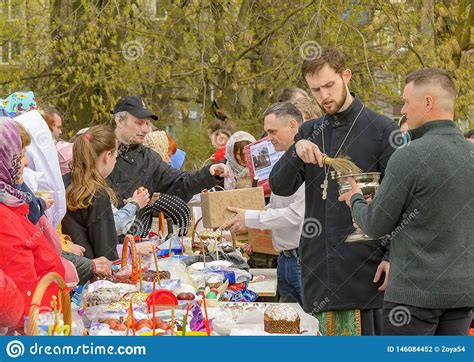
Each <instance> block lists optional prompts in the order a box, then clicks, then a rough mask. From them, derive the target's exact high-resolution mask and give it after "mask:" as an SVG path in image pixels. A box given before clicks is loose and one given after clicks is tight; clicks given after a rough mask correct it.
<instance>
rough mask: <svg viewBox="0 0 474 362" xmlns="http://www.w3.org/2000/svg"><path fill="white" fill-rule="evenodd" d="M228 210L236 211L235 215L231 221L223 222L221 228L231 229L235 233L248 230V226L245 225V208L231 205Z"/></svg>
mask: <svg viewBox="0 0 474 362" xmlns="http://www.w3.org/2000/svg"><path fill="white" fill-rule="evenodd" d="M227 210H229V211H232V212H235V216H234V217H233V218H232V219H230V220H229V221H227V222H225V223H223V224H222V225H221V226H220V227H219V229H221V230H230V231H231V232H233V233H238V232H245V231H247V229H248V228H247V227H246V226H245V210H244V209H240V208H238V207H232V206H229V207H228V208H227Z"/></svg>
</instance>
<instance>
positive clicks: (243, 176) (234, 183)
mask: <svg viewBox="0 0 474 362" xmlns="http://www.w3.org/2000/svg"><path fill="white" fill-rule="evenodd" d="M253 142H255V137H254V136H252V135H251V134H250V133H247V132H244V131H238V132H236V133H234V134H233V135H232V136H231V137H230V138H229V140H228V141H227V145H226V149H225V159H226V160H227V166H229V177H226V178H225V179H224V188H225V189H226V190H234V189H241V188H245V187H251V186H252V181H251V180H250V176H249V168H248V166H247V161H246V159H245V152H244V150H245V146H247V145H248V144H250V143H253Z"/></svg>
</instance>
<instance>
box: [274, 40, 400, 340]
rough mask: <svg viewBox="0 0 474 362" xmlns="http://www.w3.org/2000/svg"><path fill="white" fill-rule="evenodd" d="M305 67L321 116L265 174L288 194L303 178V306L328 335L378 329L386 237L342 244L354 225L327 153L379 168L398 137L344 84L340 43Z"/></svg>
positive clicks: (345, 74)
mask: <svg viewBox="0 0 474 362" xmlns="http://www.w3.org/2000/svg"><path fill="white" fill-rule="evenodd" d="M302 73H303V77H304V78H305V80H306V82H307V83H308V86H309V88H310V89H311V93H312V94H313V96H314V98H316V101H317V102H318V103H319V105H320V106H321V108H322V109H323V111H324V112H325V113H326V115H325V116H323V117H320V118H317V119H315V120H312V121H308V122H305V123H303V124H302V125H301V127H300V129H299V132H298V134H297V135H296V137H295V144H294V145H293V146H291V147H290V149H289V150H288V151H287V152H286V153H285V154H284V155H283V156H282V157H281V159H280V160H279V161H278V163H277V164H276V165H275V166H274V167H273V169H272V172H271V174H270V186H271V189H272V192H274V193H275V194H277V195H280V196H290V195H293V194H294V193H295V192H296V190H298V188H299V187H300V185H301V184H302V183H303V182H306V205H305V222H304V224H303V230H302V235H301V240H300V247H299V252H300V258H301V271H302V284H303V300H304V309H305V311H306V312H308V313H312V314H313V315H315V316H316V317H317V318H318V319H319V321H320V328H321V331H322V333H323V334H326V335H360V334H362V335H377V334H380V333H381V323H382V319H381V318H382V314H381V308H382V305H383V291H384V289H385V288H386V286H387V280H388V272H389V267H390V264H389V261H388V257H389V255H388V251H389V250H388V246H389V245H387V242H386V241H381V240H373V241H365V242H352V243H346V242H345V239H346V237H347V236H348V235H349V234H351V233H352V232H353V231H354V230H355V228H354V226H353V222H352V217H351V211H350V209H349V207H348V206H347V205H346V204H344V203H341V202H339V201H338V196H339V190H338V185H337V183H336V181H334V180H332V179H331V174H330V170H329V167H327V166H324V165H323V162H322V159H323V156H324V155H327V156H330V157H332V158H334V157H339V156H349V157H350V158H351V160H352V161H353V162H354V163H355V164H356V165H357V166H359V167H360V168H361V169H362V172H381V173H382V177H383V173H384V171H385V167H386V166H387V162H388V160H389V158H390V156H391V155H392V153H393V152H394V151H395V147H396V142H397V141H398V140H399V139H400V138H399V137H400V134H399V132H400V131H399V128H398V126H397V124H396V123H395V122H394V121H393V120H391V119H389V118H387V117H385V116H382V115H381V114H378V113H376V112H374V111H372V110H371V109H369V108H368V107H367V106H365V105H364V104H363V103H362V102H361V101H360V99H358V98H357V96H356V95H355V94H353V93H350V92H349V89H348V83H349V81H350V79H351V76H352V73H351V71H350V69H347V68H346V64H345V58H344V54H343V53H342V52H341V51H339V50H338V49H334V48H325V49H322V50H321V52H320V54H319V56H318V57H316V58H314V59H306V60H305V61H304V62H303V65H302Z"/></svg>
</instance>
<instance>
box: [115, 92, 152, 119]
mask: <svg viewBox="0 0 474 362" xmlns="http://www.w3.org/2000/svg"><path fill="white" fill-rule="evenodd" d="M119 112H128V113H130V114H131V115H133V116H135V117H137V118H151V119H153V120H155V121H157V120H158V117H157V116H156V115H155V114H154V113H153V112H152V111H150V110H149V109H148V108H147V106H146V104H145V101H144V100H143V98H142V97H140V96H125V97H123V98H121V99H120V100H119V101H118V102H117V104H116V105H115V108H114V112H113V113H114V114H115V113H119Z"/></svg>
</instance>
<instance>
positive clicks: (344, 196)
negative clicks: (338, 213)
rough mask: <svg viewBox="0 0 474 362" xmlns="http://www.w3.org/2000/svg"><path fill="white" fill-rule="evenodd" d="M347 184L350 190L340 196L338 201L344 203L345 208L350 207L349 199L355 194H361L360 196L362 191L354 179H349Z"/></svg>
mask: <svg viewBox="0 0 474 362" xmlns="http://www.w3.org/2000/svg"><path fill="white" fill-rule="evenodd" d="M348 180H349V183H350V185H351V190H350V191H347V192H345V193H343V194H342V195H340V196H339V201H342V202H345V203H346V204H347V206H349V207H351V198H352V196H354V195H355V194H361V195H362V190H361V189H360V187H359V185H357V182H356V180H355V179H354V177H349V178H348Z"/></svg>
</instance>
